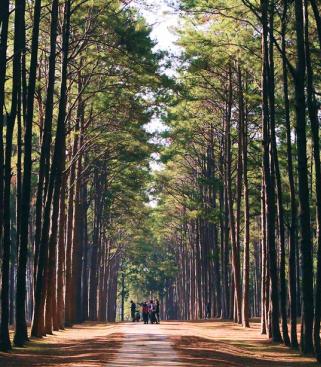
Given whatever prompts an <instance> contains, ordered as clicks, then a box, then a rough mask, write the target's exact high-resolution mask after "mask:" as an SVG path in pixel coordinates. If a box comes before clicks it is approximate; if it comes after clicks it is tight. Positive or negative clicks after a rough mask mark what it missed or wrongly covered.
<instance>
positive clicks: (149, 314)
mask: <svg viewBox="0 0 321 367" xmlns="http://www.w3.org/2000/svg"><path fill="white" fill-rule="evenodd" d="M146 304H147V319H148V320H149V321H151V318H150V316H151V312H150V302H148V301H146Z"/></svg>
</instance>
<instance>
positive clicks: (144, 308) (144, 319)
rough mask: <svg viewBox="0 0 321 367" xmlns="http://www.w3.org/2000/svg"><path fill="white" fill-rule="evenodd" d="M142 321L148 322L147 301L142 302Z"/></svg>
mask: <svg viewBox="0 0 321 367" xmlns="http://www.w3.org/2000/svg"><path fill="white" fill-rule="evenodd" d="M143 321H144V324H148V309H147V302H146V301H144V302H143Z"/></svg>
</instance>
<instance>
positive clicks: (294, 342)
mask: <svg viewBox="0 0 321 367" xmlns="http://www.w3.org/2000/svg"><path fill="white" fill-rule="evenodd" d="M286 19H287V3H286V2H284V11H283V17H282V31H281V32H282V52H283V54H284V55H285V52H286V41H285V36H286ZM282 65H283V89H284V108H285V123H286V140H287V163H288V175H289V184H290V201H291V221H290V231H289V249H290V254H289V283H290V305H291V347H292V348H294V349H297V348H298V338H297V321H296V318H297V308H296V306H297V304H296V303H297V300H296V298H297V295H296V271H297V269H296V260H295V258H296V239H295V236H296V220H297V218H296V217H297V208H296V200H295V189H294V180H293V163H292V144H291V125H290V102H289V88H288V70H287V65H286V60H285V57H282Z"/></svg>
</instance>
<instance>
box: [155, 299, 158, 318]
mask: <svg viewBox="0 0 321 367" xmlns="http://www.w3.org/2000/svg"><path fill="white" fill-rule="evenodd" d="M155 306H156V313H155V316H156V323H157V324H159V300H158V299H157V300H156V301H155Z"/></svg>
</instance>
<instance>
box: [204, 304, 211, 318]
mask: <svg viewBox="0 0 321 367" xmlns="http://www.w3.org/2000/svg"><path fill="white" fill-rule="evenodd" d="M205 318H206V319H210V318H211V302H208V303H207V305H206V316H205Z"/></svg>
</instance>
